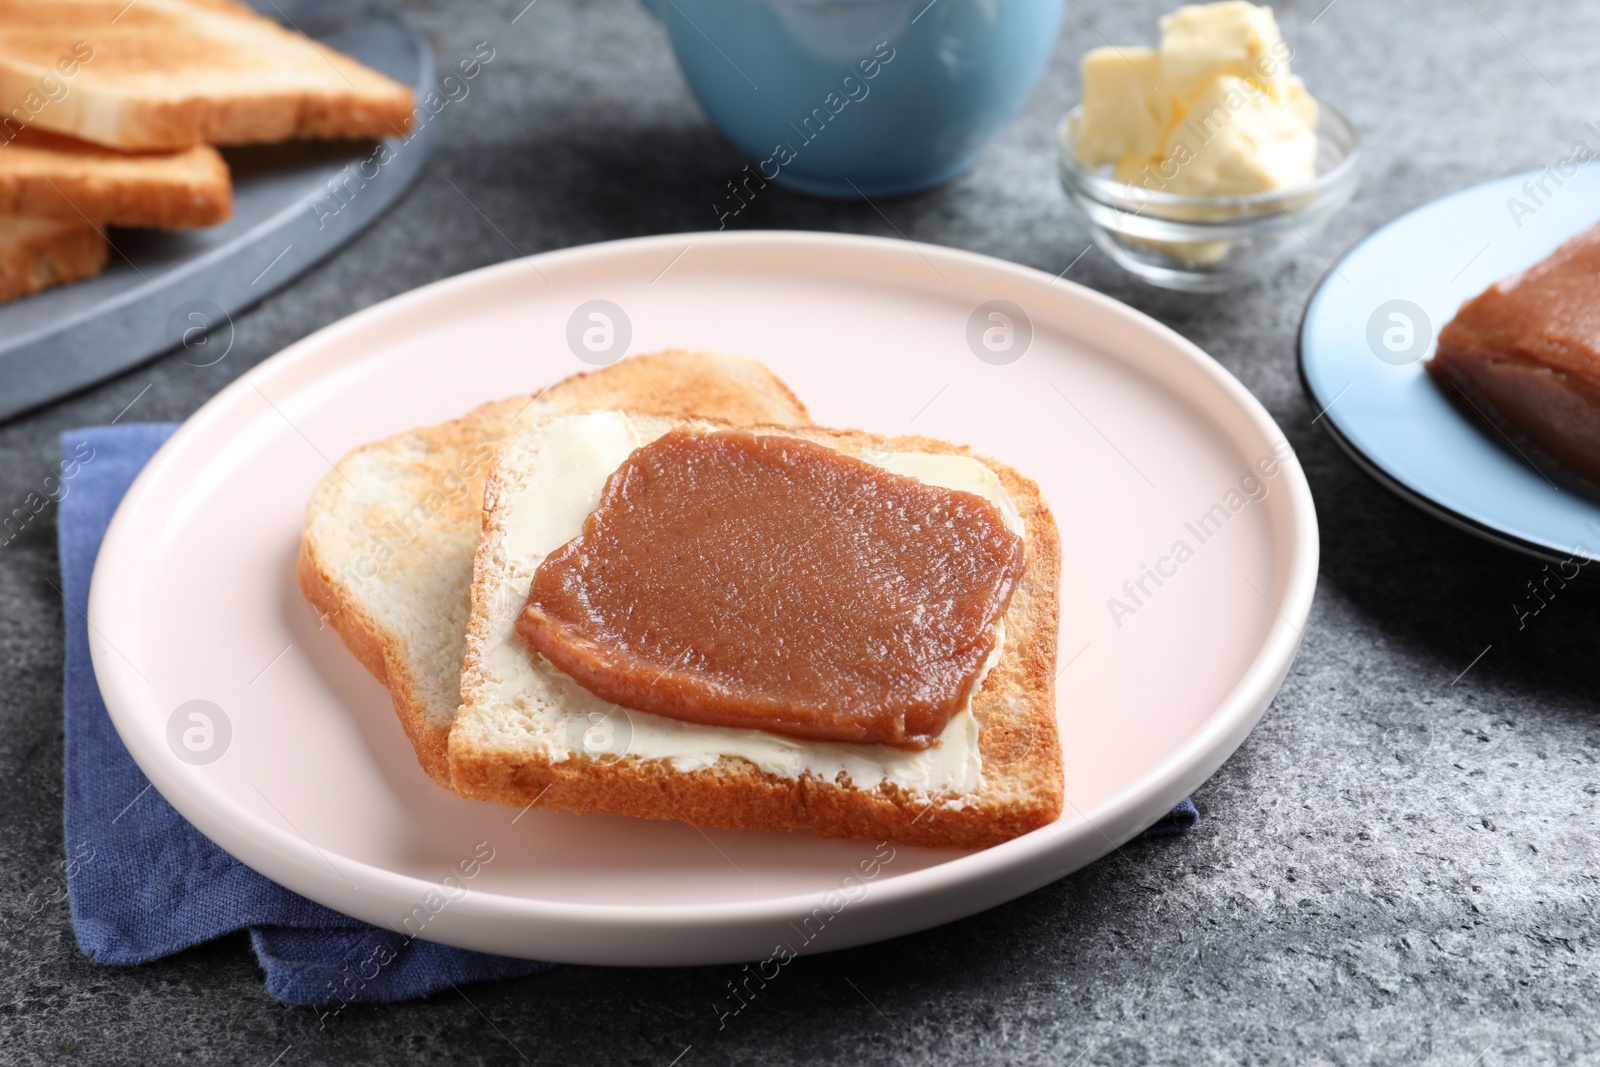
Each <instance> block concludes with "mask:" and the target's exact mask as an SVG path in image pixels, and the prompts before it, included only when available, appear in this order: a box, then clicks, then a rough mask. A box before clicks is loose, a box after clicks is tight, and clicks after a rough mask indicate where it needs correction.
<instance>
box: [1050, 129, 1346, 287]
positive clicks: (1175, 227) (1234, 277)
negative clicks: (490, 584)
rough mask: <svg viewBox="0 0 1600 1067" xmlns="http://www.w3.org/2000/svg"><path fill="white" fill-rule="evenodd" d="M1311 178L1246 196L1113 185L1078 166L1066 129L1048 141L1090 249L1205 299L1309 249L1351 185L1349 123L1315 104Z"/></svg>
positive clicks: (1102, 174) (1102, 170) (1106, 175)
mask: <svg viewBox="0 0 1600 1067" xmlns="http://www.w3.org/2000/svg"><path fill="white" fill-rule="evenodd" d="M1317 104H1318V108H1319V112H1318V119H1317V162H1316V178H1315V180H1313V181H1312V182H1311V184H1310V185H1302V186H1300V187H1298V188H1293V189H1279V190H1274V191H1272V192H1269V193H1260V194H1254V195H1251V196H1182V195H1179V194H1176V193H1165V192H1158V191H1154V190H1150V189H1145V188H1143V187H1141V186H1137V185H1128V184H1126V183H1124V182H1119V181H1117V180H1116V179H1115V178H1113V177H1112V176H1111V171H1112V168H1111V167H1110V166H1109V165H1107V166H1102V167H1086V166H1084V165H1083V164H1082V163H1079V162H1078V157H1077V155H1076V154H1075V153H1074V151H1073V148H1074V146H1073V138H1072V133H1071V130H1072V125H1073V121H1072V120H1073V119H1074V118H1076V117H1077V115H1078V113H1079V111H1080V110H1081V109H1080V108H1074V109H1073V110H1072V114H1070V115H1068V116H1067V120H1066V121H1065V122H1064V123H1062V125H1061V128H1060V130H1059V131H1058V133H1057V137H1056V143H1057V150H1058V158H1059V169H1060V174H1061V187H1062V188H1063V189H1065V190H1066V191H1067V196H1068V197H1070V198H1071V200H1072V202H1073V203H1074V204H1077V205H1078V207H1079V208H1081V209H1082V210H1083V213H1084V214H1085V215H1088V216H1089V228H1090V232H1091V234H1092V236H1093V237H1094V242H1095V244H1097V245H1099V246H1100V248H1101V249H1102V250H1103V251H1104V252H1105V253H1106V254H1107V255H1109V256H1110V257H1111V258H1112V259H1114V260H1116V262H1117V263H1119V264H1120V265H1121V266H1122V267H1124V268H1125V269H1127V270H1129V271H1131V272H1132V273H1133V274H1135V275H1137V276H1138V277H1140V278H1143V279H1144V280H1145V281H1147V282H1149V283H1150V284H1152V285H1159V286H1161V287H1162V288H1165V289H1182V290H1186V291H1188V292H1197V293H1211V292H1219V291H1221V290H1224V289H1231V288H1234V287H1235V286H1238V285H1242V284H1244V283H1245V282H1248V281H1250V280H1252V279H1254V278H1257V277H1259V276H1260V275H1262V274H1264V273H1266V272H1267V271H1268V270H1270V269H1272V268H1273V267H1274V266H1276V265H1278V264H1280V263H1282V262H1284V261H1285V260H1287V259H1288V258H1289V257H1291V256H1293V255H1296V254H1298V253H1299V252H1301V251H1303V250H1305V249H1306V248H1307V247H1311V248H1315V247H1316V246H1315V245H1314V244H1312V239H1313V238H1314V237H1315V235H1316V233H1317V231H1318V230H1319V229H1321V227H1322V224H1323V223H1325V222H1327V221H1328V219H1329V218H1330V217H1332V215H1333V214H1334V212H1336V211H1338V210H1339V209H1340V208H1342V207H1344V205H1345V204H1347V203H1349V202H1350V198H1351V197H1352V196H1353V195H1355V191H1356V185H1357V163H1358V162H1359V160H1360V157H1361V149H1360V145H1359V143H1358V141H1357V138H1356V132H1355V130H1354V129H1353V128H1352V127H1351V125H1350V120H1349V119H1347V118H1345V117H1344V115H1342V114H1340V113H1339V111H1337V110H1336V109H1334V108H1333V107H1331V106H1329V105H1328V104H1325V103H1323V102H1322V101H1320V100H1319V101H1318V102H1317Z"/></svg>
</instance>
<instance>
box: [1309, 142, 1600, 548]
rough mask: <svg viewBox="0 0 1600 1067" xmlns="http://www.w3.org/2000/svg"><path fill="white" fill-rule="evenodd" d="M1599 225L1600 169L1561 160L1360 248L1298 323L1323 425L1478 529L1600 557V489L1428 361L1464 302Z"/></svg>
mask: <svg viewBox="0 0 1600 1067" xmlns="http://www.w3.org/2000/svg"><path fill="white" fill-rule="evenodd" d="M1563 171H1565V173H1563ZM1597 219H1600V164H1593V165H1587V166H1579V165H1575V164H1572V165H1565V166H1563V165H1562V164H1555V165H1552V167H1550V168H1548V169H1547V170H1545V171H1542V172H1535V173H1532V174H1519V175H1516V176H1513V177H1510V178H1502V179H1500V180H1498V181H1493V182H1489V183H1487V184H1484V185H1479V186H1475V187H1474V188H1471V189H1466V190H1463V191H1462V192H1459V193H1454V194H1452V195H1450V196H1447V197H1444V198H1443V199H1441V200H1436V201H1434V202H1433V203H1431V204H1427V205H1425V206H1423V207H1420V208H1418V209H1416V210H1415V211H1412V212H1411V213H1410V214H1408V215H1402V216H1401V217H1400V218H1398V219H1396V220H1394V221H1393V222H1391V223H1389V224H1388V225H1387V226H1385V227H1383V228H1382V229H1381V230H1379V231H1377V232H1376V233H1374V234H1373V235H1372V236H1370V237H1368V238H1367V239H1366V240H1365V241H1363V242H1362V243H1361V244H1359V245H1357V246H1356V248H1355V249H1354V250H1353V251H1351V252H1350V253H1349V254H1348V255H1346V256H1345V257H1344V259H1342V260H1341V261H1340V262H1339V264H1338V265H1337V266H1336V267H1334V268H1333V270H1331V271H1330V272H1329V273H1328V276H1327V277H1326V278H1324V279H1323V280H1322V283H1321V285H1319V286H1318V287H1317V291H1316V292H1315V293H1314V294H1313V295H1312V297H1311V302H1310V303H1309V304H1308V305H1307V306H1306V313H1305V319H1304V321H1303V322H1302V323H1301V326H1300V379H1301V381H1302V382H1303V383H1304V385H1305V389H1306V393H1307V394H1308V395H1309V396H1310V397H1311V401H1312V403H1313V404H1314V405H1315V406H1316V409H1317V412H1318V417H1317V420H1316V421H1318V422H1320V423H1322V424H1323V425H1325V426H1326V427H1327V428H1328V430H1329V432H1330V433H1332V434H1333V437H1334V440H1336V441H1337V442H1338V443H1339V444H1340V445H1341V446H1342V447H1343V448H1344V449H1345V451H1347V452H1349V453H1350V455H1351V457H1352V458H1353V459H1355V461H1356V463H1357V464H1359V465H1360V466H1361V467H1362V468H1363V469H1365V470H1366V471H1367V472H1368V473H1369V474H1371V475H1372V476H1373V477H1374V478H1376V479H1377V480H1378V481H1379V482H1381V483H1382V484H1384V485H1386V486H1388V487H1389V488H1390V489H1392V490H1393V491H1394V492H1396V493H1398V494H1399V495H1400V496H1401V497H1402V498H1404V499H1406V500H1408V501H1410V502H1411V503H1413V504H1415V505H1416V506H1417V507H1419V508H1421V509H1422V510H1424V511H1426V512H1428V513H1429V514H1432V515H1435V516H1438V517H1439V518H1441V519H1444V520H1445V521H1446V522H1449V523H1451V524H1452V525H1454V526H1457V527H1459V528H1461V529H1463V530H1466V531H1467V532H1469V533H1472V534H1475V535H1477V536H1479V537H1482V538H1485V539H1486V540H1489V541H1491V542H1494V543H1495V544H1498V545H1501V546H1504V547H1506V548H1510V549H1513V550H1516V551H1518V552H1523V553H1526V554H1527V555H1530V556H1534V557H1535V558H1538V559H1541V560H1544V561H1546V562H1555V563H1569V564H1571V563H1573V562H1576V563H1577V564H1578V565H1579V566H1581V565H1583V564H1584V563H1586V562H1588V561H1592V560H1597V559H1600V494H1596V493H1594V492H1593V491H1592V490H1588V489H1586V488H1585V487H1583V486H1581V485H1578V484H1576V483H1575V481H1573V480H1571V479H1569V478H1568V477H1567V476H1565V475H1563V474H1562V473H1561V472H1559V471H1556V470H1552V469H1550V468H1549V467H1545V466H1535V465H1534V463H1533V462H1531V461H1530V460H1529V459H1528V458H1527V457H1525V456H1523V455H1522V454H1521V453H1520V452H1519V451H1518V449H1517V447H1516V446H1515V445H1513V444H1512V443H1511V442H1509V441H1508V440H1506V439H1505V438H1503V437H1501V436H1500V435H1499V434H1498V432H1497V431H1495V430H1493V429H1487V428H1484V427H1482V426H1480V425H1478V424H1476V423H1475V422H1473V421H1472V420H1470V419H1468V418H1467V417H1465V416H1464V415H1462V414H1461V412H1460V411H1458V410H1457V409H1456V408H1455V407H1454V406H1453V405H1452V404H1451V403H1450V402H1449V401H1448V400H1447V399H1446V398H1445V396H1444V394H1443V393H1442V392H1440V390H1439V389H1438V387H1437V386H1435V385H1434V384H1433V380H1432V379H1431V378H1429V377H1428V374H1427V372H1426V371H1425V370H1424V369H1423V361H1424V360H1425V359H1427V358H1428V357H1430V356H1431V355H1432V354H1433V339H1434V336H1435V334H1436V333H1437V332H1438V330H1439V329H1440V328H1442V327H1443V326H1444V324H1445V323H1447V322H1449V321H1450V319H1451V318H1452V317H1454V315H1455V313H1456V310H1457V309H1458V308H1459V307H1460V306H1461V304H1462V302H1463V301H1466V300H1468V299H1470V298H1472V297H1473V296H1476V295H1477V294H1478V293H1480V292H1482V291H1483V290H1484V289H1486V288H1488V286H1489V285H1490V283H1492V282H1494V281H1496V280H1498V279H1500V278H1503V277H1505V276H1506V275H1508V274H1514V273H1516V272H1517V271H1520V270H1522V269H1524V268H1526V267H1529V266H1532V265H1533V264H1535V263H1537V262H1538V261H1539V260H1541V259H1543V258H1545V257H1546V256H1548V255H1549V254H1550V253H1551V252H1552V251H1554V250H1555V248H1556V246H1557V245H1559V244H1561V243H1562V242H1563V241H1565V240H1566V239H1567V238H1569V237H1572V236H1573V235H1575V234H1577V233H1579V232H1580V231H1582V230H1584V229H1586V228H1587V227H1589V226H1592V225H1594V223H1595V222H1596V220H1597ZM1597 299H1600V297H1597Z"/></svg>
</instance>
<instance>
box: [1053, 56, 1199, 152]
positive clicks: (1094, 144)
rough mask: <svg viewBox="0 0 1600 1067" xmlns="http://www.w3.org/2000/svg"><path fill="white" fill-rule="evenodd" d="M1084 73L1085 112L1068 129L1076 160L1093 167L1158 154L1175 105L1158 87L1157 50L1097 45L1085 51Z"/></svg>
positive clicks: (1168, 94) (1158, 59) (1158, 67)
mask: <svg viewBox="0 0 1600 1067" xmlns="http://www.w3.org/2000/svg"><path fill="white" fill-rule="evenodd" d="M1082 71H1083V110H1082V112H1080V114H1079V115H1078V117H1077V118H1076V119H1074V120H1073V126H1072V130H1071V133H1072V137H1073V140H1074V142H1075V145H1074V150H1075V152H1076V154H1077V157H1078V161H1079V162H1080V163H1083V164H1084V165H1085V166H1091V167H1097V166H1100V165H1101V164H1103V163H1122V162H1123V161H1124V160H1139V161H1143V160H1146V159H1150V158H1151V157H1153V156H1155V155H1156V154H1157V153H1158V152H1160V151H1161V144H1162V141H1163V139H1164V138H1165V136H1166V133H1167V130H1169V129H1170V128H1171V127H1172V125H1173V123H1174V122H1175V121H1176V120H1177V110H1176V109H1177V103H1176V101H1174V100H1173V99H1172V94H1171V93H1169V92H1167V91H1166V90H1165V89H1164V88H1162V83H1161V61H1160V57H1159V56H1158V54H1157V53H1156V50H1155V49H1153V48H1109V47H1108V48H1096V49H1094V50H1092V51H1090V52H1088V53H1086V54H1085V55H1084V57H1083V64H1082Z"/></svg>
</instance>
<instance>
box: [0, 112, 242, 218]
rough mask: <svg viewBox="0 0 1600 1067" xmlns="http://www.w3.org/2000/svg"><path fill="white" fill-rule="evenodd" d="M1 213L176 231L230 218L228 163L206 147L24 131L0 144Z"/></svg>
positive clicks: (231, 184) (231, 197) (231, 189)
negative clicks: (106, 142)
mask: <svg viewBox="0 0 1600 1067" xmlns="http://www.w3.org/2000/svg"><path fill="white" fill-rule="evenodd" d="M0 214H7V215H38V216H42V217H45V218H54V219H73V220H82V219H88V220H89V221H91V222H97V223H103V224H110V225H113V226H158V227H160V228H162V229H167V230H176V229H183V228H185V227H189V226H214V225H216V224H217V223H219V222H224V221H226V220H227V218H228V216H229V215H231V214H233V183H232V182H231V181H230V180H229V178H228V165H227V164H226V163H224V162H223V161H222V156H221V154H219V153H218V152H217V150H216V149H215V148H212V147H211V146H209V145H196V146H195V147H194V148H185V149H183V150H181V151H177V152H119V151H117V150H116V149H114V148H105V147H102V146H100V145H95V144H90V143H89V142H87V141H80V140H77V139H76V138H73V137H63V136H62V135H60V134H54V133H45V132H43V131H40V130H32V129H28V130H23V131H22V132H21V133H19V134H17V135H16V136H15V137H14V138H12V139H11V140H10V141H9V142H6V141H4V140H3V139H0Z"/></svg>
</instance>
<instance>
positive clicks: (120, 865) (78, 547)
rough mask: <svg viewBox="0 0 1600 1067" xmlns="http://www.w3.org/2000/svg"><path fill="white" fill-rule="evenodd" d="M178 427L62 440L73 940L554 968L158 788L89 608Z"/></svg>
mask: <svg viewBox="0 0 1600 1067" xmlns="http://www.w3.org/2000/svg"><path fill="white" fill-rule="evenodd" d="M175 429H177V426H176V425H175V424H172V423H132V424H128V425H124V426H101V427H94V428H90V429H83V430H72V431H69V432H67V433H65V434H62V436H61V454H62V459H63V462H62V465H61V468H60V476H59V479H58V484H59V488H58V490H57V492H56V493H55V494H54V497H55V499H56V500H57V501H58V507H59V508H60V512H59V516H58V518H59V522H58V527H59V539H60V552H61V580H62V585H61V593H62V599H63V601H64V602H65V603H64V607H63V614H64V615H65V618H66V631H67V632H66V677H65V684H64V686H63V704H64V718H65V733H66V746H65V757H64V764H65V766H64V772H65V786H66V788H65V799H64V805H63V807H64V810H63V824H64V842H65V847H66V853H67V858H66V870H67V891H68V896H69V899H70V903H71V909H72V925H73V930H74V931H75V933H76V935H77V938H78V944H79V945H80V946H81V947H82V949H83V951H84V952H85V953H86V954H88V956H89V957H90V958H91V959H94V960H96V961H98V962H100V963H108V964H137V963H146V962H149V961H150V960H154V959H159V958H161V957H163V956H168V955H171V954H172V953H174V952H179V951H181V950H183V949H186V948H189V947H191V946H193V945H198V944H200V943H202V942H205V941H209V940H211V939H213V938H215V937H219V936H221V935H223V934H228V933H233V932H235V931H238V930H248V931H249V932H250V944H251V947H252V948H253V949H254V951H255V954H256V958H257V959H258V960H259V961H260V963H261V966H262V968H263V969H264V970H265V971H266V977H267V991H268V992H269V993H271V994H272V995H273V996H274V997H277V998H278V999H279V1000H283V1001H286V1002H288V1003H292V1004H315V1005H335V1004H337V1005H341V1006H342V1005H343V1004H347V1003H378V1002H387V1001H397V1000H408V999H411V998H413V997H422V996H427V995H428V994H430V993H434V992H437V991H438V990H441V989H445V988H448V987H450V986H451V985H460V984H462V983H464V982H477V981H482V980H485V979H493V978H510V977H516V976H520V975H526V974H534V973H537V972H539V971H543V970H547V969H549V968H550V967H551V966H553V965H552V964H548V963H538V962H534V961H530V960H517V959H510V958H507V957H503V956H493V955H489V954H486V953H482V952H473V951H470V950H468V949H460V948H452V947H450V946H447V945H439V944H435V943H433V942H429V941H422V940H418V939H416V938H411V937H407V936H406V935H404V934H400V933H396V932H395V931H393V930H386V929H382V928H380V927H376V926H372V925H370V924H368V923H364V922H361V921H359V920H357V919H352V918H350V917H349V916H347V915H341V914H340V913H338V912H336V911H333V910H332V909H329V908H326V907H323V906H322V905H321V904H317V903H315V902H314V901H311V900H308V899H306V898H305V897H302V896H301V895H299V894H298V893H295V892H292V891H290V890H288V889H285V888H284V887H283V886H280V885H278V884H277V883H275V882H273V881H271V880H269V879H267V878H265V877H263V876H262V875H260V874H257V873H256V872H255V871H253V870H251V869H250V868H249V867H246V866H245V865H244V864H242V863H240V862H239V861H238V860H236V859H234V858H233V857H232V856H230V855H228V853H226V852H224V851H223V850H222V849H220V848H218V847H217V846H216V845H214V844H213V843H212V842H211V840H210V839H209V838H207V837H206V836H205V835H203V834H202V833H200V831H198V830H196V829H195V828H194V827H193V826H191V825H190V824H189V822H188V821H187V820H185V819H184V818H183V816H181V815H179V814H178V813H177V811H175V810H174V809H173V808H172V806H171V805H170V804H168V803H167V802H166V800H165V799H163V798H162V796H161V794H160V793H158V792H156V791H155V790H154V789H153V788H151V785H150V781H149V779H147V778H146V777H145V776H144V773H143V772H142V771H141V770H139V767H138V765H137V764H135V763H134V761H133V757H132V756H130V755H129V754H128V750H127V749H126V748H125V747H124V746H123V744H122V739H121V738H120V737H118V736H117V731H116V729H115V727H113V726H112V725H111V719H110V717H109V716H108V715H107V713H106V707H105V704H104V703H103V702H102V701H101V699H100V689H99V686H98V685H97V684H96V682H95V677H94V667H93V664H92V663H91V662H90V658H89V631H88V618H87V616H86V615H85V612H86V611H87V610H88V604H89V580H90V576H91V574H92V573H93V569H94V561H95V557H96V555H97V554H98V553H99V550H100V542H101V540H102V539H103V538H104V536H105V532H106V527H107V526H108V525H109V523H110V522H111V516H112V514H113V513H114V512H115V511H116V509H117V505H118V504H119V503H121V501H122V497H123V495H124V494H125V493H126V492H127V490H128V487H129V486H130V485H131V484H132V482H133V479H134V477H135V476H136V475H137V474H138V473H139V471H140V470H142V469H143V467H144V465H145V463H146V462H148V461H149V459H150V457H151V456H152V455H154V453H155V451H156V449H158V448H160V447H161V445H162V443H163V442H165V441H166V439H167V438H168V437H169V436H171V435H172V432H173V431H174V430H175ZM1198 821H1199V813H1198V812H1197V811H1196V810H1195V807H1194V804H1193V803H1192V802H1191V801H1189V800H1185V801H1184V802H1183V803H1182V804H1180V805H1179V806H1178V807H1177V808H1175V809H1174V810H1173V811H1172V813H1171V814H1169V815H1166V816H1164V817H1163V818H1162V819H1161V820H1160V821H1159V822H1157V823H1156V824H1155V825H1154V826H1152V827H1150V829H1148V830H1146V831H1145V834H1144V836H1147V837H1149V836H1167V835H1171V834H1178V833H1183V832H1185V831H1186V830H1188V829H1189V828H1190V827H1192V826H1194V825H1195V824H1196V823H1197V822H1198Z"/></svg>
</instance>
